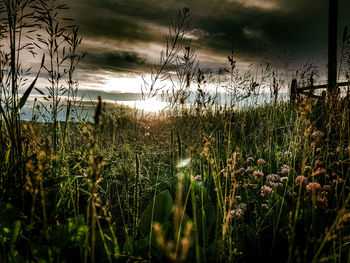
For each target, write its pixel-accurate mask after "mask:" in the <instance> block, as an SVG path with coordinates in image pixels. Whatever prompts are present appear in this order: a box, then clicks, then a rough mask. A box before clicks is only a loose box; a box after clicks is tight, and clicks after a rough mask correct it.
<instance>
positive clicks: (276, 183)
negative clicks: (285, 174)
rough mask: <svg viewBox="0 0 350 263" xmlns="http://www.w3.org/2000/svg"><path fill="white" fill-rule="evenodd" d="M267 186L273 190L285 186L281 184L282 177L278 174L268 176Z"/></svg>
mask: <svg viewBox="0 0 350 263" xmlns="http://www.w3.org/2000/svg"><path fill="white" fill-rule="evenodd" d="M265 184H266V185H268V186H270V187H272V188H279V187H283V184H282V183H281V182H280V177H279V176H278V175H277V174H269V175H268V176H266V182H265Z"/></svg>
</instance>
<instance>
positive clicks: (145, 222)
mask: <svg viewBox="0 0 350 263" xmlns="http://www.w3.org/2000/svg"><path fill="white" fill-rule="evenodd" d="M173 206H174V203H173V199H172V198H171V196H170V193H169V191H168V190H165V191H163V192H161V193H159V194H158V195H157V196H156V197H155V199H154V202H152V203H150V204H148V206H147V207H146V209H145V210H144V211H143V213H142V216H141V218H140V225H139V226H140V229H141V232H142V234H143V235H144V236H147V234H148V233H149V232H150V229H151V227H152V224H153V223H154V222H159V223H161V224H164V223H165V222H166V221H168V219H169V217H170V215H171V213H172V211H173Z"/></svg>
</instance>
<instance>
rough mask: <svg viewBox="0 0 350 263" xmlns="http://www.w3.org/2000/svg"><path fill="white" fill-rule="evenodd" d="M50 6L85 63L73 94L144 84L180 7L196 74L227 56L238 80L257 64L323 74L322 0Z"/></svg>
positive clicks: (83, 1)
mask: <svg viewBox="0 0 350 263" xmlns="http://www.w3.org/2000/svg"><path fill="white" fill-rule="evenodd" d="M338 1H339V27H338V37H339V47H340V45H341V39H342V34H343V30H344V28H345V26H347V25H350V1H349V0H338ZM57 2H59V3H65V4H66V5H67V6H68V7H69V9H68V10H64V11H63V12H64V14H63V15H64V16H65V17H69V18H72V19H74V23H75V24H76V25H78V26H79V32H80V35H81V36H82V37H83V41H82V44H81V47H80V51H81V52H85V53H86V57H85V58H84V60H83V61H82V62H80V65H79V67H78V70H77V72H76V78H77V79H78V80H79V83H80V89H81V90H93V91H94V92H95V91H97V92H98V91H100V93H101V94H108V93H114V94H115V93H139V92H140V88H141V85H142V84H143V79H142V78H145V79H147V78H149V76H150V73H151V69H152V67H153V66H154V64H157V63H159V57H160V54H161V52H162V50H165V47H166V34H167V33H168V30H169V28H170V27H171V21H172V19H175V18H176V16H177V14H178V11H179V9H181V8H184V7H186V8H189V9H190V11H191V22H190V28H189V32H188V34H187V39H186V42H185V45H186V46H190V47H191V48H192V49H194V50H195V51H196V55H197V60H198V62H199V63H200V64H199V65H200V68H201V69H210V70H212V71H213V72H217V71H218V69H220V68H229V66H230V64H229V62H228V59H227V56H228V55H230V54H231V52H232V51H234V56H235V59H236V60H237V67H238V68H240V69H241V70H242V71H243V72H244V70H248V69H250V70H252V71H254V70H256V68H257V67H259V65H260V64H261V62H262V61H268V62H269V64H270V65H271V66H272V67H273V68H274V69H277V70H279V71H280V72H281V71H284V70H286V67H285V65H286V62H288V63H287V64H288V66H287V67H288V73H289V74H290V75H291V76H293V74H294V72H295V71H296V70H297V69H299V68H301V67H302V65H304V64H305V63H307V62H308V61H309V62H312V63H314V64H316V65H317V66H318V67H319V68H320V71H321V72H325V70H326V66H327V65H326V64H327V41H328V38H327V34H328V0H74V1H70V0H57ZM67 23H72V22H67ZM214 74H215V73H214ZM320 78H321V79H322V78H323V79H324V75H323V76H322V74H321V77H320ZM290 80H291V79H289V80H288V81H290ZM168 84H169V83H168ZM95 93H96V92H95ZM95 93H93V95H94V96H95V95H96V94H97V93H96V94H95ZM123 98H124V99H125V101H127V100H132V99H131V98H132V96H129V97H128V98H129V99H128V98H125V96H123Z"/></svg>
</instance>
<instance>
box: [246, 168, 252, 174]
mask: <svg viewBox="0 0 350 263" xmlns="http://www.w3.org/2000/svg"><path fill="white" fill-rule="evenodd" d="M245 172H246V174H252V173H253V168H252V167H251V166H248V167H247V169H245Z"/></svg>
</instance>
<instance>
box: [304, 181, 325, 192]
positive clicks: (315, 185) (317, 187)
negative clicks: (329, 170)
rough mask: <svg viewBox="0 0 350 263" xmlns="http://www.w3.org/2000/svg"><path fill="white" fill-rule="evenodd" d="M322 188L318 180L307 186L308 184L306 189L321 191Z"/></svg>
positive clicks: (308, 190)
mask: <svg viewBox="0 0 350 263" xmlns="http://www.w3.org/2000/svg"><path fill="white" fill-rule="evenodd" d="M321 190H322V187H321V185H320V184H319V183H317V182H312V183H309V184H308V185H307V186H306V191H307V192H313V191H315V192H318V191H321Z"/></svg>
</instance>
